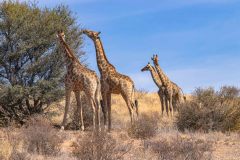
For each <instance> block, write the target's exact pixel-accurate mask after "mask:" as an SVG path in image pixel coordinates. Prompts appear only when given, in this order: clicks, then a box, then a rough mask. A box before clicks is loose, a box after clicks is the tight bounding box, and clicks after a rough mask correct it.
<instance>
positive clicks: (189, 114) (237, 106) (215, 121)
mask: <svg viewBox="0 0 240 160" xmlns="http://www.w3.org/2000/svg"><path fill="white" fill-rule="evenodd" d="M176 125H177V127H178V129H179V130H181V131H184V130H191V131H195V130H200V131H204V132H208V131H211V130H215V131H237V130H240V100H239V89H237V88H235V87H227V86H225V87H222V88H221V89H220V91H215V90H214V89H213V88H207V89H200V88H198V89H196V90H195V92H194V94H193V99H192V100H191V101H189V102H186V103H184V104H182V106H181V107H180V109H179V114H178V116H177V120H176Z"/></svg>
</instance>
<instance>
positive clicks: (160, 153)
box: [144, 136, 212, 160]
mask: <svg viewBox="0 0 240 160" xmlns="http://www.w3.org/2000/svg"><path fill="white" fill-rule="evenodd" d="M144 148H145V149H149V150H150V151H151V152H153V153H154V154H155V156H156V158H157V159H159V160H176V159H177V160H201V159H202V160H208V159H209V160H210V159H211V154H212V151H211V143H208V142H204V141H203V140H196V139H194V138H181V137H180V136H176V137H172V138H171V139H170V138H169V140H167V139H160V140H157V141H156V140H154V141H153V140H152V141H144Z"/></svg>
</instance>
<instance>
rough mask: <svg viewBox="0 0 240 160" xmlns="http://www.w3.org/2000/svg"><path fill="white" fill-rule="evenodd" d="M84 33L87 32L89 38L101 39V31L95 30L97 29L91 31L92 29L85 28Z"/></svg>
mask: <svg viewBox="0 0 240 160" xmlns="http://www.w3.org/2000/svg"><path fill="white" fill-rule="evenodd" d="M82 33H83V34H86V35H87V36H88V37H89V38H91V39H92V40H96V39H99V34H100V33H101V32H95V31H90V30H86V29H85V30H83V31H82Z"/></svg>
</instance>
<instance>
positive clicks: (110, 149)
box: [73, 131, 130, 160]
mask: <svg viewBox="0 0 240 160" xmlns="http://www.w3.org/2000/svg"><path fill="white" fill-rule="evenodd" d="M79 139H81V140H78V141H77V142H76V143H74V144H73V147H74V149H73V154H74V156H75V157H77V158H78V159H88V160H95V159H103V160H115V159H123V158H122V157H123V155H125V154H126V153H127V152H128V151H129V150H130V149H129V148H130V145H129V144H128V145H127V146H123V145H122V144H117V142H116V140H115V139H113V138H112V137H111V136H110V135H108V134H107V133H106V132H104V131H101V132H93V133H91V134H87V135H85V137H83V138H79Z"/></svg>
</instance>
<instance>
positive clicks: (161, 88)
mask: <svg viewBox="0 0 240 160" xmlns="http://www.w3.org/2000/svg"><path fill="white" fill-rule="evenodd" d="M141 71H142V72H144V71H150V73H151V76H152V79H153V81H154V83H155V84H156V85H157V87H158V89H159V90H158V92H157V93H158V96H159V98H160V103H161V112H162V116H163V113H164V108H165V109H166V112H167V114H168V110H167V109H168V108H166V105H165V104H166V103H167V99H166V97H165V87H164V86H163V84H162V81H161V79H160V77H159V76H158V74H157V72H156V70H155V69H154V67H153V66H152V65H151V64H150V63H149V62H148V64H147V65H146V66H145V67H143V68H142V69H141Z"/></svg>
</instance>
